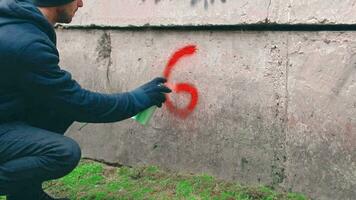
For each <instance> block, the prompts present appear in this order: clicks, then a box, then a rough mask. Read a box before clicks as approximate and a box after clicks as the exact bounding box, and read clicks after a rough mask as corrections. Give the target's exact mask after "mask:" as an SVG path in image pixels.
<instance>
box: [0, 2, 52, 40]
mask: <svg viewBox="0 0 356 200" xmlns="http://www.w3.org/2000/svg"><path fill="white" fill-rule="evenodd" d="M21 23H31V24H33V25H35V26H37V27H38V28H39V29H40V30H41V31H42V32H44V33H46V34H47V35H48V37H49V38H50V39H51V41H53V42H54V43H55V40H56V35H55V32H54V28H53V26H52V25H51V24H50V23H49V22H48V21H47V19H46V18H45V17H44V16H43V14H42V13H41V11H40V10H39V9H38V8H37V7H36V6H35V5H34V4H33V2H32V0H0V27H1V26H4V25H8V24H21Z"/></svg>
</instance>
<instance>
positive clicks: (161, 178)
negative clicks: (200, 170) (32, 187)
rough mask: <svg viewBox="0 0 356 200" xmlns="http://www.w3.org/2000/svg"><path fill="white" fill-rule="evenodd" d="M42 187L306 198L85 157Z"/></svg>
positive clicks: (82, 199) (90, 192)
mask: <svg viewBox="0 0 356 200" xmlns="http://www.w3.org/2000/svg"><path fill="white" fill-rule="evenodd" d="M44 187H45V189H46V191H47V192H49V193H51V194H52V195H54V196H58V197H62V196H66V197H69V198H71V199H73V200H131V199H135V200H136V199H137V200H140V199H142V200H143V199H145V200H146V199H147V200H171V199H173V200H232V199H236V200H307V198H306V197H305V196H303V195H301V194H296V193H278V192H276V191H274V190H272V189H271V188H268V187H263V186H261V187H242V186H241V185H240V184H238V183H229V182H224V181H219V180H216V179H215V178H214V177H212V176H210V175H206V174H202V175H196V176H194V175H181V174H175V173H167V172H164V171H162V170H160V169H159V168H158V167H156V166H150V167H140V168H129V167H120V168H115V167H109V166H105V165H103V164H101V163H97V162H92V161H88V160H82V161H81V162H80V164H79V166H78V167H77V168H76V169H75V170H74V171H73V172H72V173H70V174H69V175H67V176H65V177H63V178H61V179H58V180H54V181H50V182H47V183H45V184H44ZM0 200H5V198H4V197H0Z"/></svg>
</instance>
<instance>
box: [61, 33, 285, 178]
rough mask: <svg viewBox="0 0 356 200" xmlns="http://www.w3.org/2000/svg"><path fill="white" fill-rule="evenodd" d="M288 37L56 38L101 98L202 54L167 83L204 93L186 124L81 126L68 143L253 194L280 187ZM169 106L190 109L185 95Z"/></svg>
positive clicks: (164, 115) (165, 117)
mask: <svg viewBox="0 0 356 200" xmlns="http://www.w3.org/2000/svg"><path fill="white" fill-rule="evenodd" d="M285 37H286V34H274V33H268V32H264V33H257V32H255V33H253V32H250V33H244V34H241V33H240V32H229V33H221V32H210V33H206V32H184V33H183V32H173V31H172V32H168V33H167V32H118V31H107V32H103V31H84V32H83V31H59V36H58V38H59V42H58V44H59V48H60V49H61V53H62V56H63V57H62V63H63V66H70V68H69V69H70V71H72V72H73V74H74V77H76V78H78V79H79V82H81V83H83V85H84V86H85V87H88V88H90V89H92V90H98V91H104V92H105V91H106V92H120V91H127V90H130V89H134V88H135V87H137V86H139V85H140V84H143V83H145V82H146V81H149V80H150V79H151V78H153V77H155V76H160V75H162V73H163V70H164V68H165V65H166V63H167V61H168V59H169V58H170V56H171V54H172V53H173V52H174V51H176V50H177V49H179V48H181V47H184V46H185V45H189V44H195V45H197V47H198V52H197V53H196V55H194V56H191V57H186V58H184V59H183V60H181V62H179V63H178V65H177V67H176V68H175V69H174V70H173V72H172V73H173V74H172V77H171V79H170V80H169V81H170V82H171V83H181V82H185V83H191V84H193V85H195V87H196V88H197V90H198V91H199V101H198V105H197V107H196V109H195V110H194V112H193V113H192V114H191V115H189V117H188V118H186V119H181V118H179V117H177V116H175V115H173V114H172V113H170V112H169V111H168V110H167V108H163V109H160V110H157V111H156V113H155V116H154V118H153V119H152V121H151V123H150V124H149V125H148V126H147V127H143V126H141V125H139V124H138V123H137V122H135V121H133V120H127V121H124V122H120V123H116V124H109V125H92V124H90V125H87V126H84V127H82V124H77V125H75V126H73V127H72V129H71V131H70V135H71V136H73V137H74V138H76V139H77V140H78V141H79V142H80V144H81V145H82V147H83V152H84V156H88V157H91V158H97V159H105V160H107V161H112V162H120V163H122V164H125V165H152V164H153V165H159V166H161V167H165V168H170V169H175V170H180V171H189V172H195V173H201V172H205V173H209V174H214V175H217V176H219V177H221V178H225V179H229V180H232V179H235V180H237V179H238V180H240V181H242V182H244V183H250V184H260V183H266V184H278V183H279V182H283V180H284V175H283V159H282V158H283V156H284V152H285V151H284V138H285V132H284V123H283V122H284V121H285V120H286V119H285V118H286V113H285V110H286V109H285V102H286V98H285V92H286V74H285V68H286V55H287V46H286V41H287V40H286V39H285ZM283 38H284V39H283ZM81 45H83V46H82V47H80V46H81ZM73 47H77V48H73ZM103 52H106V56H103V55H105V53H103ZM256 58H259V59H256ZM172 98H173V101H174V102H175V104H176V105H177V106H179V107H184V106H185V105H187V104H188V103H189V95H187V94H182V95H178V94H172Z"/></svg>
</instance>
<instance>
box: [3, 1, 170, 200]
mask: <svg viewBox="0 0 356 200" xmlns="http://www.w3.org/2000/svg"><path fill="white" fill-rule="evenodd" d="M82 6H83V1H82V0H0V195H7V199H10V200H38V199H54V198H52V197H50V196H49V195H48V194H46V193H45V192H44V191H43V190H42V186H41V185H42V183H43V182H44V181H47V180H51V179H56V178H60V177H63V176H65V175H66V174H68V173H69V172H71V171H72V170H73V169H74V168H75V167H76V165H77V164H78V161H79V159H80V156H81V152H80V148H79V146H78V144H77V143H76V142H75V141H73V140H72V139H70V138H68V137H66V136H63V133H64V132H65V131H66V130H67V128H68V127H69V126H70V125H71V124H72V123H73V122H74V121H79V122H89V123H109V122H116V121H120V120H124V119H127V118H130V117H132V116H134V115H136V114H137V113H139V112H141V111H143V110H145V109H147V108H149V107H151V106H154V105H155V106H158V107H161V106H162V103H164V101H165V93H169V92H171V90H170V89H168V88H167V87H165V86H164V85H163V83H164V82H165V81H166V80H165V79H164V78H156V79H154V80H152V81H151V82H148V83H146V84H144V85H143V86H141V87H139V88H137V89H135V90H133V91H131V92H125V93H117V94H101V93H94V92H91V91H88V90H85V89H82V88H81V87H80V85H79V84H78V83H77V82H75V81H74V80H73V79H72V78H71V75H70V74H69V73H68V72H66V71H63V70H61V69H60V68H59V66H58V63H59V56H58V52H57V49H56V35H55V32H54V28H53V25H54V24H55V23H57V22H60V23H69V22H71V20H72V17H73V16H74V14H75V12H76V11H77V10H78V8H80V7H82ZM83 70H85V69H83Z"/></svg>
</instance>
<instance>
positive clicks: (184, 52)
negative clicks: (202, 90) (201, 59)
mask: <svg viewBox="0 0 356 200" xmlns="http://www.w3.org/2000/svg"><path fill="white" fill-rule="evenodd" d="M196 51H197V48H196V46H195V45H188V46H186V47H184V48H182V49H180V50H178V51H176V52H175V53H174V54H173V56H172V57H171V59H170V60H169V61H168V63H167V65H166V68H165V70H164V72H163V76H164V77H165V78H166V79H167V80H168V79H169V77H170V74H171V72H172V70H173V68H174V67H175V65H176V64H177V63H178V61H179V60H180V59H182V58H183V57H186V56H190V55H193V54H195V53H196ZM168 81H169V80H168ZM172 89H173V92H176V93H182V92H185V93H189V94H190V97H191V99H190V103H189V104H188V106H187V107H185V108H180V109H179V108H177V107H176V106H175V105H173V102H172V100H171V99H170V97H169V96H168V95H167V101H166V105H167V108H168V110H169V111H170V112H171V113H173V114H174V115H176V116H178V117H180V118H182V119H184V118H187V117H188V116H189V115H190V114H191V113H192V112H193V111H194V109H195V107H196V106H197V104H198V99H199V95H198V90H197V89H196V88H195V86H194V85H192V84H189V83H179V84H176V85H173V86H172Z"/></svg>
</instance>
